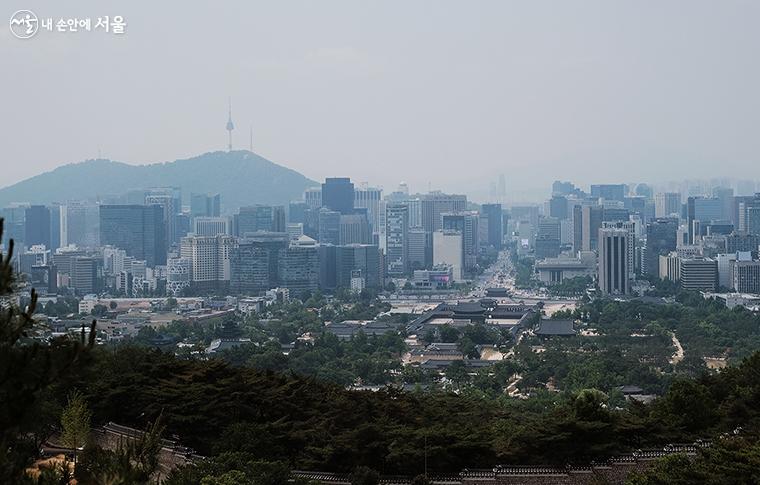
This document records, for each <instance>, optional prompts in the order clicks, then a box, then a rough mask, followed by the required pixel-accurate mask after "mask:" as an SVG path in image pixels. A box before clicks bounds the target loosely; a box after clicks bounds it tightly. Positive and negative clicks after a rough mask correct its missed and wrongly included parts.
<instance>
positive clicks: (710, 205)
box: [686, 197, 723, 244]
mask: <svg viewBox="0 0 760 485" xmlns="http://www.w3.org/2000/svg"><path fill="white" fill-rule="evenodd" d="M722 212H723V206H722V204H721V201H720V199H716V198H707V197H689V198H688V199H687V201H686V223H687V228H686V229H687V230H688V233H689V244H694V241H695V238H694V236H695V234H694V233H695V231H694V222H695V221H696V222H698V223H701V222H710V221H718V220H720V218H721V214H722Z"/></svg>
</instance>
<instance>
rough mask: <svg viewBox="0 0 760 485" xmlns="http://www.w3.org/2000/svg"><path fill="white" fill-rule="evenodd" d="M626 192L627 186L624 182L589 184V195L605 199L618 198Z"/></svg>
mask: <svg viewBox="0 0 760 485" xmlns="http://www.w3.org/2000/svg"><path fill="white" fill-rule="evenodd" d="M627 193H628V186H627V185H625V184H597V185H592V186H591V196H592V197H597V198H600V199H605V200H619V201H621V202H622V200H623V198H624V197H625V196H626V194H627Z"/></svg>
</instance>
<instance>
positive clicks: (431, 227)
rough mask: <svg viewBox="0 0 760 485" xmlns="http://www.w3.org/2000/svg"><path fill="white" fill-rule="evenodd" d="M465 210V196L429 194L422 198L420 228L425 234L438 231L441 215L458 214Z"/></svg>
mask: <svg viewBox="0 0 760 485" xmlns="http://www.w3.org/2000/svg"><path fill="white" fill-rule="evenodd" d="M466 209H467V196H466V195H456V194H444V193H442V192H431V193H430V194H427V195H425V196H423V198H422V227H423V229H425V230H426V231H427V232H433V231H438V230H440V229H441V227H443V226H442V225H441V223H442V220H441V214H443V213H444V212H460V211H464V210H466Z"/></svg>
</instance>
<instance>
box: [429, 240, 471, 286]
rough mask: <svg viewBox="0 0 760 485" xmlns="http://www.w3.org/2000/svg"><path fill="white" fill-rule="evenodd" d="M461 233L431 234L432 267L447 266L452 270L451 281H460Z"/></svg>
mask: <svg viewBox="0 0 760 485" xmlns="http://www.w3.org/2000/svg"><path fill="white" fill-rule="evenodd" d="M462 246H463V237H462V233H461V232H459V231H454V230H443V231H435V232H434V233H433V265H434V266H439V265H447V266H450V267H451V269H452V279H453V281H461V280H462V266H463V265H464V261H463V258H464V250H463V248H462Z"/></svg>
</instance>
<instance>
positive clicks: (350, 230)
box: [338, 213, 372, 245]
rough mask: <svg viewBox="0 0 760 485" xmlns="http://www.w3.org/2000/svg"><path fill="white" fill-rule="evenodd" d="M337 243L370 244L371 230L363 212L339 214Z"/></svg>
mask: <svg viewBox="0 0 760 485" xmlns="http://www.w3.org/2000/svg"><path fill="white" fill-rule="evenodd" d="M339 231H340V235H339V237H338V240H339V242H338V243H339V244H341V245H345V244H370V243H371V242H372V232H371V230H370V224H369V220H368V219H367V215H366V214H365V213H357V214H341V215H340V220H339Z"/></svg>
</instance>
